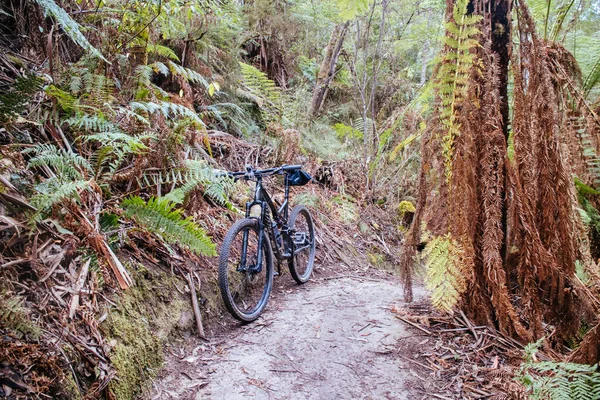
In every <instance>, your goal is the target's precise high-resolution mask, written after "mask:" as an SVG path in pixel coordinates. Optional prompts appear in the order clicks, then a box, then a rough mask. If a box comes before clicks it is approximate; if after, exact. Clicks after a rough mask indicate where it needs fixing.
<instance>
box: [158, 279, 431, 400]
mask: <svg viewBox="0 0 600 400" xmlns="http://www.w3.org/2000/svg"><path fill="white" fill-rule="evenodd" d="M284 278H288V277H284ZM288 292H289V293H284V294H282V295H279V296H276V298H275V299H271V302H270V304H269V305H268V307H267V309H266V311H265V313H264V314H263V316H262V317H261V318H260V319H259V320H257V321H256V322H255V323H253V324H250V325H245V326H238V327H236V328H235V329H234V330H233V331H232V332H230V333H229V334H228V335H226V337H225V338H224V340H222V341H221V344H220V346H212V349H210V348H208V347H207V346H199V347H197V348H196V349H194V351H193V352H192V354H191V355H185V356H183V357H182V361H180V362H179V364H180V367H175V366H172V367H174V368H171V372H170V373H169V374H168V375H167V376H166V377H164V378H163V379H161V380H160V381H158V383H157V384H155V386H154V395H153V396H152V397H154V398H167V397H168V396H170V397H172V398H189V399H207V398H210V399H246V398H255V399H411V398H420V397H421V396H418V395H416V394H415V393H412V394H413V395H411V386H412V385H411V384H410V382H411V380H413V379H414V378H413V376H412V375H411V373H410V368H412V367H413V366H412V365H411V364H410V363H409V362H407V361H405V360H404V359H402V358H400V357H398V356H397V355H392V354H390V353H391V352H392V351H395V350H397V349H398V345H399V343H400V342H402V341H403V340H405V339H406V340H409V341H410V340H411V338H412V340H413V341H414V337H413V336H414V333H410V332H408V331H407V326H406V325H405V324H404V323H403V322H402V321H400V320H399V319H397V318H396V317H395V315H394V313H393V312H392V309H393V308H394V307H401V306H402V305H403V302H402V287H401V285H400V284H399V283H398V281H397V280H396V279H394V278H392V277H389V278H370V277H364V278H362V277H344V278H337V279H329V280H326V281H322V282H313V281H311V282H309V283H308V284H306V285H303V286H294V287H292V288H291V289H290V290H289V291H288ZM415 294H416V297H417V298H419V297H424V296H425V293H424V292H422V291H419V290H418V289H417V291H416V293H415ZM209 347H210V346H209ZM409 353H410V351H409ZM405 356H406V357H412V356H413V355H412V354H405Z"/></svg>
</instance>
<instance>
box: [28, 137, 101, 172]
mask: <svg viewBox="0 0 600 400" xmlns="http://www.w3.org/2000/svg"><path fill="white" fill-rule="evenodd" d="M22 153H23V154H34V157H33V158H31V159H30V160H29V168H32V167H49V168H52V169H53V170H54V172H55V173H56V175H57V177H58V179H59V180H70V179H82V178H83V177H84V175H83V172H86V171H87V172H92V167H91V165H90V163H89V162H88V161H87V160H86V159H85V158H83V157H81V156H80V155H78V154H75V153H71V152H68V151H67V150H64V149H59V148H57V147H56V146H54V145H51V144H39V145H37V146H34V147H31V148H29V149H26V150H24V151H23V152H22Z"/></svg>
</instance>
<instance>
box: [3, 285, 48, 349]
mask: <svg viewBox="0 0 600 400" xmlns="http://www.w3.org/2000/svg"><path fill="white" fill-rule="evenodd" d="M23 303H24V301H23V299H22V298H21V297H19V296H17V295H11V294H8V293H5V292H0V322H1V323H2V326H3V327H5V328H8V329H11V330H13V331H17V332H20V333H21V334H25V335H30V336H31V337H32V339H33V340H38V339H39V337H40V334H41V333H42V331H41V329H40V327H39V326H38V325H37V324H35V323H34V322H32V321H31V317H30V312H29V310H28V309H27V308H25V306H24V305H23Z"/></svg>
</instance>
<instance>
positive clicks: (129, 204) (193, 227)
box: [122, 196, 216, 256]
mask: <svg viewBox="0 0 600 400" xmlns="http://www.w3.org/2000/svg"><path fill="white" fill-rule="evenodd" d="M122 206H123V209H124V210H125V215H126V216H127V217H128V218H132V219H133V220H134V221H136V222H137V223H138V224H139V225H141V226H142V227H144V228H145V229H147V230H148V231H150V232H153V233H155V234H157V235H159V236H160V237H162V238H163V239H164V240H165V241H166V242H167V243H171V244H179V245H180V246H183V247H187V248H189V249H190V250H191V251H193V252H195V253H196V254H201V255H207V256H214V255H216V250H215V245H214V243H212V241H211V240H210V238H209V237H208V235H207V234H206V232H205V231H204V229H202V228H200V226H198V224H197V223H196V222H194V221H193V220H192V219H191V217H188V218H183V211H182V210H179V209H175V208H174V204H173V203H172V202H170V201H169V200H167V199H165V198H157V197H152V198H150V199H149V200H148V202H147V203H146V202H145V201H144V200H142V199H141V198H140V197H137V196H136V197H130V198H128V199H125V200H124V201H123V203H122Z"/></svg>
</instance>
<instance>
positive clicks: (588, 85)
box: [583, 51, 600, 95]
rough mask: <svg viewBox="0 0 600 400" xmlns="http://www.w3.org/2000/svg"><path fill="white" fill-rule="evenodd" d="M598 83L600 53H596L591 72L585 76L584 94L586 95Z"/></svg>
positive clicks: (599, 76) (599, 80) (599, 79)
mask: <svg viewBox="0 0 600 400" xmlns="http://www.w3.org/2000/svg"><path fill="white" fill-rule="evenodd" d="M598 82H600V51H599V52H598V59H597V60H596V62H595V63H594V66H593V67H592V70H591V71H590V73H589V74H588V75H587V76H586V78H585V81H584V82H583V90H584V92H585V94H586V95H588V94H589V93H590V91H591V90H592V89H593V88H594V86H596V84H597V83H598Z"/></svg>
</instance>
